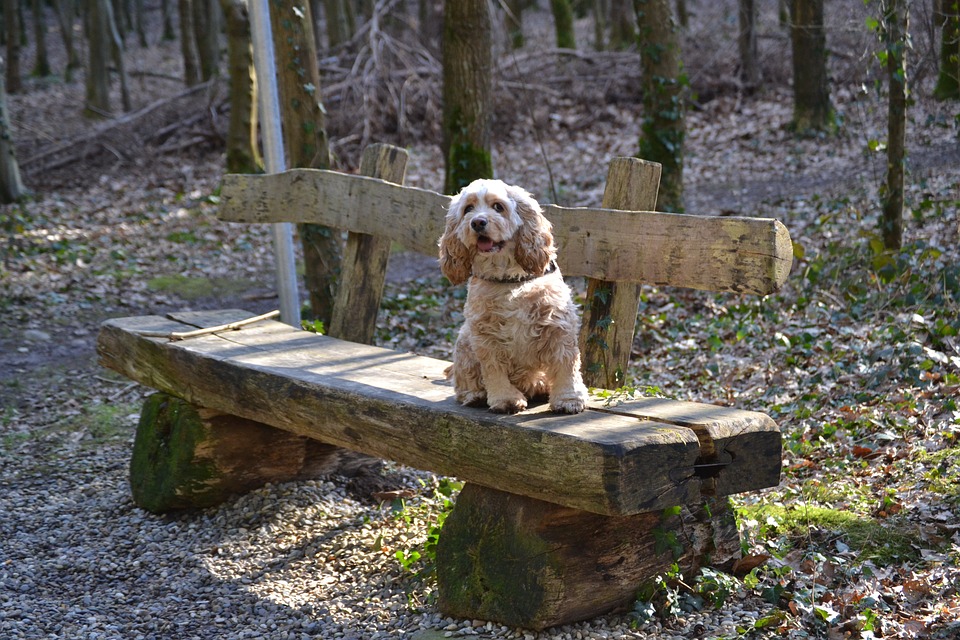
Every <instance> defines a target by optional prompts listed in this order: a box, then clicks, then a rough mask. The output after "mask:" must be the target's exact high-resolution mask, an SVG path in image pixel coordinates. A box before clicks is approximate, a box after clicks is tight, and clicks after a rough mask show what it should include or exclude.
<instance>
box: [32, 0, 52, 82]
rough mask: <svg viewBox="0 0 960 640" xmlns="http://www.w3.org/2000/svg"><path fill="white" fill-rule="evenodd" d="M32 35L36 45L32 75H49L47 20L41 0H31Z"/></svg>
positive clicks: (42, 76) (43, 76)
mask: <svg viewBox="0 0 960 640" xmlns="http://www.w3.org/2000/svg"><path fill="white" fill-rule="evenodd" d="M30 6H31V9H32V10H33V37H34V40H35V42H34V44H35V45H36V62H35V63H34V65H33V75H35V76H39V77H41V78H45V77H46V76H48V75H50V60H49V58H48V56H47V20H46V15H45V14H44V11H43V0H32V1H31V3H30Z"/></svg>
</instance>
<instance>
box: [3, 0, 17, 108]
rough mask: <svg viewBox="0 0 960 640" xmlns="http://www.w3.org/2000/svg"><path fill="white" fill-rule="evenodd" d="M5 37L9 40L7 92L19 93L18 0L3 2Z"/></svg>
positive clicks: (4, 0) (5, 0)
mask: <svg viewBox="0 0 960 640" xmlns="http://www.w3.org/2000/svg"><path fill="white" fill-rule="evenodd" d="M3 24H4V35H5V36H6V38H7V59H6V63H7V73H6V76H7V92H8V93H17V92H18V91H20V88H21V79H20V12H19V11H18V3H17V0H3Z"/></svg>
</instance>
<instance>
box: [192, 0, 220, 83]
mask: <svg viewBox="0 0 960 640" xmlns="http://www.w3.org/2000/svg"><path fill="white" fill-rule="evenodd" d="M193 33H194V37H195V38H196V43H197V59H198V60H199V62H200V79H201V80H203V81H207V80H209V79H210V78H212V77H214V76H218V75H220V4H219V2H218V0H193Z"/></svg>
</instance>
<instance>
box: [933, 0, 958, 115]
mask: <svg viewBox="0 0 960 640" xmlns="http://www.w3.org/2000/svg"><path fill="white" fill-rule="evenodd" d="M934 2H935V3H936V4H937V5H938V6H937V12H936V20H937V23H938V24H939V26H940V68H939V71H938V73H937V85H936V87H934V89H933V97H935V98H937V99H938V100H958V99H960V0H934Z"/></svg>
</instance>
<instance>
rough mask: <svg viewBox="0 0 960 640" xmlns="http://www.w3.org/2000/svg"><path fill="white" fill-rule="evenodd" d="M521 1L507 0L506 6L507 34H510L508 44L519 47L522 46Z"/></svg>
mask: <svg viewBox="0 0 960 640" xmlns="http://www.w3.org/2000/svg"><path fill="white" fill-rule="evenodd" d="M523 2H524V0H508V2H507V3H506V5H505V6H506V8H507V35H509V36H510V46H511V47H512V48H513V49H519V48H520V47H522V46H523Z"/></svg>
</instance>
